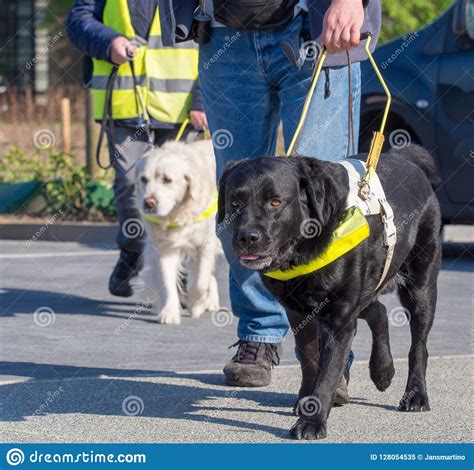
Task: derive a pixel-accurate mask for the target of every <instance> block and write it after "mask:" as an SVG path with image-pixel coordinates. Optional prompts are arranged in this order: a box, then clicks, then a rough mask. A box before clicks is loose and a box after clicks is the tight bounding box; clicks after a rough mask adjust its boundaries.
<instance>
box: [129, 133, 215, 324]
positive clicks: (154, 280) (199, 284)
mask: <svg viewBox="0 0 474 470" xmlns="http://www.w3.org/2000/svg"><path fill="white" fill-rule="evenodd" d="M137 189H138V190H137V194H138V201H137V204H138V207H139V209H140V211H142V213H143V211H145V208H144V200H145V198H150V197H153V198H155V199H156V200H157V201H158V203H157V206H156V208H154V209H153V210H152V212H150V211H148V212H146V214H147V215H153V216H155V217H157V218H158V219H159V221H160V223H159V224H156V223H154V222H150V221H149V220H147V219H146V218H145V217H143V222H144V224H145V231H146V235H147V236H146V240H147V241H146V247H145V252H144V259H145V266H147V265H148V266H149V267H150V268H151V269H149V270H148V272H149V275H150V277H149V278H147V279H146V280H145V282H146V284H147V285H148V287H149V288H151V291H152V292H153V293H154V294H156V295H153V297H152V298H153V300H154V301H153V305H154V308H155V309H156V310H157V312H158V321H159V322H161V323H167V324H178V323H180V322H181V315H180V298H182V292H181V289H180V286H181V283H180V273H181V272H182V269H183V266H184V263H186V271H187V272H188V273H189V277H188V283H189V285H190V290H189V293H188V294H187V296H186V305H187V308H188V310H189V312H190V313H191V316H192V317H193V318H198V317H199V316H201V315H202V314H203V313H204V312H205V311H206V310H209V311H215V310H218V309H219V294H218V290H217V281H216V278H215V276H214V270H215V264H216V258H217V255H218V254H219V253H221V252H222V248H221V246H220V242H219V240H218V238H217V236H216V234H215V216H214V215H212V216H210V217H208V218H206V219H204V220H201V221H199V222H196V221H195V219H196V218H197V217H199V216H200V215H201V214H202V213H203V212H204V211H205V210H206V209H207V208H208V207H209V206H210V204H211V203H212V200H213V198H214V197H215V194H216V183H215V162H214V154H213V150H212V145H211V143H210V142H209V141H198V142H194V143H191V144H185V143H182V142H167V143H165V144H164V145H163V146H162V147H160V148H156V149H153V150H151V151H149V152H147V153H146V154H145V155H144V156H143V157H142V159H141V160H140V161H139V162H138V165H137ZM168 223H174V224H177V225H178V227H168V226H167V224H168ZM188 261H189V263H188Z"/></svg>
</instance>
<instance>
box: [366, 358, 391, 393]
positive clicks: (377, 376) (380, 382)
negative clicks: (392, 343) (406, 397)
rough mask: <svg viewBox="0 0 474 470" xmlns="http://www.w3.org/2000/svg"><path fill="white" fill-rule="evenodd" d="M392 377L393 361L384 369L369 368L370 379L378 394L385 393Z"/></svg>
mask: <svg viewBox="0 0 474 470" xmlns="http://www.w3.org/2000/svg"><path fill="white" fill-rule="evenodd" d="M394 375H395V367H394V366H393V361H392V362H390V364H389V365H388V366H385V367H371V368H370V378H371V379H372V382H373V383H374V385H375V386H376V387H377V390H379V391H380V392H385V390H387V388H388V387H390V384H391V383H392V379H393V376H394Z"/></svg>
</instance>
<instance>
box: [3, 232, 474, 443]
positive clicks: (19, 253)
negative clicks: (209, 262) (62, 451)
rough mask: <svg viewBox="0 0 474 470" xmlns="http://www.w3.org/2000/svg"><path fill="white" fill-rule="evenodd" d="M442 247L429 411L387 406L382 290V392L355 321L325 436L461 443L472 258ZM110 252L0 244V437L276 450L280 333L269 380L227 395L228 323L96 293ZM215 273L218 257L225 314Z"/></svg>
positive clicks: (286, 414) (390, 300)
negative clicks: (270, 445)
mask: <svg viewBox="0 0 474 470" xmlns="http://www.w3.org/2000/svg"><path fill="white" fill-rule="evenodd" d="M468 235H469V236H471V235H472V231H471V232H470V233H469V234H468ZM455 241H456V240H455ZM471 241H472V240H471ZM451 248H452V249H450V250H448V251H447V252H448V253H449V257H446V258H445V259H444V261H443V269H442V272H441V275H440V278H439V284H438V285H439V302H438V308H437V313H436V320H435V324H434V327H433V330H432V333H431V335H430V340H429V345H428V347H429V351H430V356H431V357H430V361H429V368H428V386H429V392H430V398H431V407H432V411H431V412H427V413H415V414H407V413H400V412H398V411H397V410H396V405H397V404H398V402H399V400H400V398H401V396H402V394H403V390H404V386H405V381H406V376H407V360H406V357H407V353H408V349H409V343H410V335H409V327H408V325H407V324H405V322H404V321H400V320H398V319H399V318H400V316H399V315H398V310H397V309H399V303H398V301H397V299H396V298H395V297H394V296H386V297H384V298H383V301H384V302H385V304H386V305H387V308H388V311H389V312H392V315H391V318H392V322H391V325H390V333H391V344H392V351H393V354H394V357H395V358H397V359H396V370H397V372H396V375H395V378H394V381H393V384H392V386H391V387H390V389H389V390H388V391H386V392H384V393H381V392H378V391H377V390H376V389H375V387H374V385H373V384H372V383H371V382H370V379H369V374H368V368H367V360H368V357H369V353H370V347H371V341H370V334H369V331H368V328H367V326H366V325H365V323H364V322H360V325H359V329H358V332H357V336H356V338H355V341H354V344H353V349H354V352H355V354H356V363H355V364H354V366H353V368H352V377H351V383H350V394H351V404H350V405H348V406H344V407H342V408H337V409H334V410H333V412H332V413H331V416H330V420H329V437H328V439H326V440H325V442H468V441H471V440H472V429H473V426H472V424H473V423H472V415H473V413H472V411H473V410H472V399H471V395H472V382H471V377H472V366H473V359H472V337H473V325H472V303H473V287H474V285H473V270H474V261H473V260H472V257H471V256H469V254H468V250H469V248H472V244H471V245H465V244H463V243H458V244H456V245H453V246H452V247H451ZM116 256H117V252H116V251H115V249H114V247H113V246H112V245H110V246H109V245H100V246H98V245H80V244H75V243H59V242H41V241H38V242H23V241H0V279H1V290H0V306H1V316H0V421H1V424H0V442H289V440H288V429H289V428H290V427H291V425H292V424H293V422H294V421H295V417H294V416H292V414H291V407H292V405H293V402H294V399H295V394H296V392H297V390H298V384H299V378H300V372H299V370H298V364H297V362H296V360H295V358H294V354H293V339H292V338H291V337H290V336H288V337H287V339H286V340H285V343H284V356H283V360H282V365H280V366H279V367H277V368H276V369H275V373H274V380H273V382H272V384H271V386H269V387H265V388H259V389H236V388H231V387H227V386H225V384H224V380H223V376H222V373H221V370H222V367H223V365H224V363H225V362H226V361H227V360H228V359H229V358H230V357H231V355H232V354H233V351H232V350H228V349H227V348H228V346H230V345H231V344H233V343H234V342H235V341H236V335H235V331H236V320H235V319H234V318H232V316H230V315H229V314H227V313H226V312H221V313H220V314H219V315H216V314H214V315H211V314H206V315H204V316H203V317H202V318H200V319H198V320H192V319H191V318H189V317H188V316H187V314H186V313H184V315H183V321H182V324H181V325H178V326H165V325H160V324H158V323H156V321H155V316H154V314H153V312H152V311H150V310H149V309H148V305H147V302H146V299H145V298H143V291H141V292H139V293H138V294H137V295H135V296H134V297H133V298H130V299H125V300H122V299H119V298H115V297H112V296H110V295H109V294H108V292H107V289H106V287H107V279H108V275H109V273H110V271H111V269H112V267H113V265H114V262H115V260H116ZM226 277H227V271H226V266H225V262H224V260H220V262H219V266H218V280H219V286H220V289H221V298H222V299H223V304H224V305H227V306H228V292H227V281H226ZM139 287H140V285H138V288H139Z"/></svg>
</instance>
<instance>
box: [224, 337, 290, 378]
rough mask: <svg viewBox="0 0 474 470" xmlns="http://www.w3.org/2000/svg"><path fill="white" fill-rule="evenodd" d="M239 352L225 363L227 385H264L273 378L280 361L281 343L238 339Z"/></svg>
mask: <svg viewBox="0 0 474 470" xmlns="http://www.w3.org/2000/svg"><path fill="white" fill-rule="evenodd" d="M237 345H238V349H237V353H236V354H235V356H234V357H233V358H232V359H231V360H230V361H229V362H228V363H227V364H226V365H225V367H224V375H225V378H226V382H227V385H231V386H234V387H264V386H265V385H268V384H269V383H270V382H271V380H272V368H273V366H277V365H278V364H279V363H280V354H281V345H279V344H270V343H256V342H253V341H237V343H235V344H233V345H232V346H230V347H231V348H232V347H233V346H237Z"/></svg>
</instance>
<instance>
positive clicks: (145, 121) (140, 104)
mask: <svg viewBox="0 0 474 470" xmlns="http://www.w3.org/2000/svg"><path fill="white" fill-rule="evenodd" d="M130 42H131V44H132V45H133V46H135V47H137V48H138V47H140V46H144V45H146V44H147V41H146V39H143V38H141V37H140V36H136V37H134V38H132V39H131V40H130ZM127 57H128V59H129V60H128V64H129V66H130V70H131V73H132V82H133V91H134V96H135V107H136V111H137V115H138V126H137V127H138V128H139V129H141V128H144V129H145V132H146V135H147V143H148V146H150V147H153V146H154V143H153V137H152V135H151V121H150V116H149V115H148V111H147V109H146V106H145V101H144V100H143V96H142V92H141V89H140V85H139V83H138V80H137V76H136V74H135V64H134V62H133V61H134V56H133V55H132V54H130V53H129V51H128V50H127ZM118 69H119V65H114V66H113V67H112V70H111V71H110V75H109V77H108V79H107V84H106V93H105V103H104V114H103V116H102V121H101V123H100V132H99V137H98V140H97V148H96V153H95V159H96V162H97V165H98V166H99V167H100V168H102V169H103V170H108V169H109V168H110V167H111V166H112V162H110V163H109V164H108V165H103V164H102V162H101V161H100V150H101V148H102V143H103V141H104V135H105V131H106V129H107V128H109V129H110V136H111V144H112V145H114V143H115V138H114V127H115V124H114V119H113V116H112V93H113V90H114V85H115V80H116V78H117V75H118ZM140 108H141V112H140Z"/></svg>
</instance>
